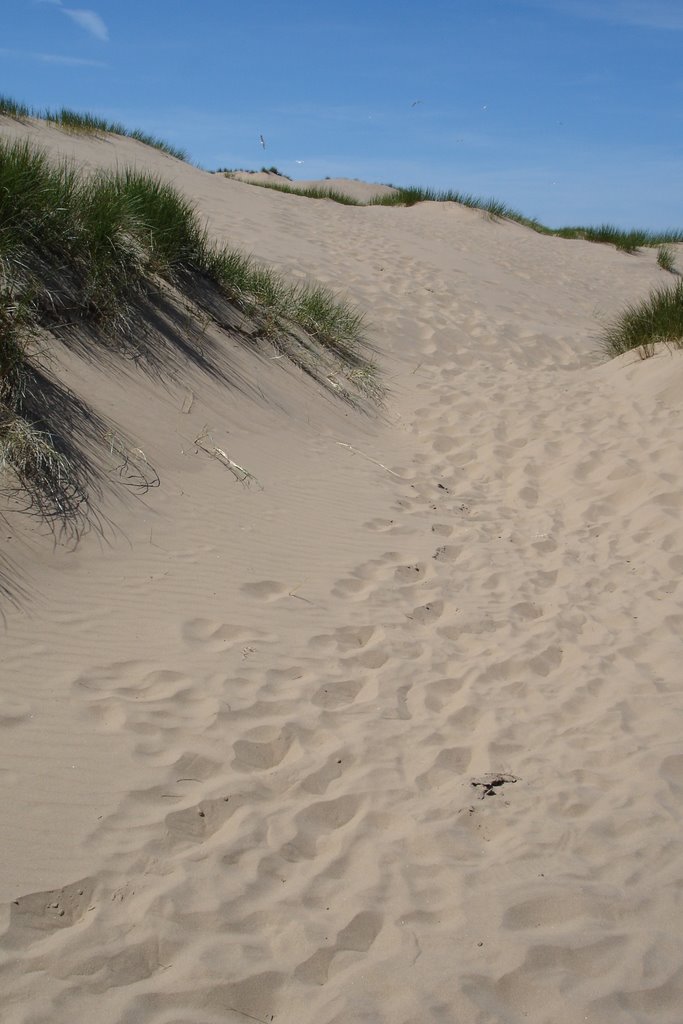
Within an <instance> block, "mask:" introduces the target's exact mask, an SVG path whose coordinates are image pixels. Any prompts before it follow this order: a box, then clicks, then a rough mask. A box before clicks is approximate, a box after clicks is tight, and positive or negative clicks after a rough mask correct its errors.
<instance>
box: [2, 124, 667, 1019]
mask: <svg viewBox="0 0 683 1024" xmlns="http://www.w3.org/2000/svg"><path fill="white" fill-rule="evenodd" d="M1 129H2V132H3V133H7V132H9V133H12V134H22V133H26V132H27V131H29V132H30V133H31V134H33V135H34V136H35V137H37V138H38V139H39V140H40V141H41V143H43V144H44V145H45V146H47V147H50V148H51V149H52V150H53V151H54V152H59V153H61V152H64V153H67V152H68V153H71V154H74V155H75V156H76V157H77V158H78V159H79V160H80V161H81V162H83V163H84V164H86V165H90V166H95V165H98V164H102V165H106V166H112V165H114V164H116V163H120V164H121V163H126V162H128V161H131V160H136V161H137V162H138V163H140V164H141V165H143V166H148V167H151V168H152V169H154V170H155V171H157V172H158V173H161V174H164V175H166V176H168V177H169V178H171V179H172V180H173V181H175V182H176V183H177V184H179V185H181V186H182V187H184V188H185V189H187V191H188V192H190V193H191V194H192V195H193V196H194V197H195V199H196V202H197V204H198V205H199V207H200V209H201V210H202V212H203V213H204V214H205V215H206V216H207V218H208V219H209V223H210V227H211V230H212V231H213V232H215V234H216V235H217V236H219V237H221V238H227V239H229V240H230V241H231V242H233V243H235V244H239V245H240V246H242V247H244V248H245V249H247V250H248V251H250V252H252V253H254V254H255V255H256V256H258V257H259V258H261V259H263V260H266V261H269V262H271V263H273V264H275V265H277V266H279V267H280V268H281V269H283V270H284V271H285V272H287V273H289V274H291V275H293V276H301V275H309V274H310V275H314V276H316V277H317V278H318V279H320V280H322V281H324V282H325V283H328V284H330V285H332V286H333V287H335V288H336V289H337V290H338V291H340V292H342V293H343V294H346V295H348V296H349V297H350V298H352V299H353V300H354V301H356V302H357V303H358V304H359V305H360V306H361V307H362V308H364V309H366V310H367V312H368V317H369V320H370V321H371V326H370V330H369V336H370V338H371V340H372V342H373V343H374V344H375V345H376V346H377V348H378V349H379V351H380V353H381V356H380V358H381V362H382V365H383V368H384V372H385V375H386V379H387V381H388V382H389V384H390V388H391V394H390V397H389V400H388V403H387V407H386V410H385V411H384V412H383V413H382V414H378V415H376V416H374V417H373V416H363V415H361V414H358V413H354V412H351V411H349V410H348V409H347V408H346V407H344V406H343V405H341V403H337V402H335V401H334V400H333V399H332V398H330V397H329V396H327V395H324V394H322V393H321V392H320V391H318V390H316V389H315V387H314V386H313V385H312V384H311V383H310V382H307V381H305V380H302V379H301V378H300V376H299V374H298V373H297V372H295V371H292V370H288V369H287V368H285V367H283V365H282V363H281V362H279V361H272V360H268V359H265V358H264V359H260V360H255V359H254V358H253V357H250V356H248V355H247V354H245V353H244V352H242V351H240V350H238V349H237V348H235V351H234V352H233V353H231V358H232V360H233V364H234V386H233V387H232V388H224V387H222V386H219V385H218V384H217V383H215V382H211V381H208V380H206V379H202V378H201V376H200V375H199V374H198V373H197V372H196V371H191V370H189V369H188V372H187V380H186V381H185V382H183V384H182V385H180V384H173V385H170V384H169V385H166V386H163V385H161V384H159V383H155V382H153V381H150V380H149V379H146V378H145V377H144V376H143V375H142V374H140V373H139V372H138V371H136V370H135V369H134V367H132V366H130V365H127V366H123V367H119V368H118V369H117V370H116V372H113V371H112V369H111V368H109V369H107V368H106V367H102V366H98V365H93V364H86V363H84V362H83V361H80V360H78V359H77V358H76V357H75V356H69V357H68V358H67V357H65V358H64V362H63V366H62V367H61V370H60V372H61V373H63V374H64V375H65V376H66V379H68V381H69V383H70V386H72V387H73V388H74V389H75V390H76V391H78V392H79V393H82V394H83V395H86V396H87V397H88V399H89V400H90V401H91V402H92V403H93V404H94V406H95V407H96V409H97V410H98V411H99V412H101V413H102V415H105V416H109V417H111V418H113V419H114V420H115V421H116V422H117V423H118V424H120V429H121V433H122V435H123V433H125V434H127V435H128V437H130V438H134V439H135V444H136V445H137V446H139V447H140V449H142V451H143V452H144V456H145V458H146V459H147V463H148V464H149V465H151V466H154V469H155V470H156V472H157V473H158V474H159V478H160V485H159V486H158V487H150V489H148V490H146V491H141V490H140V489H139V488H137V489H136V488H132V487H125V486H122V485H121V483H120V482H119V483H117V484H116V486H112V487H111V488H109V487H107V488H106V490H105V502H104V505H103V508H102V519H101V522H100V525H99V529H93V530H92V531H91V532H90V534H88V535H87V536H85V537H84V538H83V539H82V540H81V542H80V544H79V545H78V546H77V547H76V548H75V549H73V548H72V547H70V546H69V545H68V544H67V543H65V542H60V541H57V543H53V540H52V538H50V536H49V535H48V534H47V532H46V531H45V530H41V529H40V528H39V527H38V526H37V524H36V523H35V522H33V521H31V520H27V519H26V518H22V517H20V516H17V515H10V516H8V518H7V519H6V522H5V527H6V528H5V529H3V532H2V535H1V536H0V542H1V544H2V547H1V548H0V551H1V553H2V559H3V562H2V565H3V567H4V568H3V572H4V581H5V586H6V588H7V589H8V591H9V597H11V598H13V599H14V604H13V603H12V602H11V601H10V600H9V599H7V600H5V604H4V613H5V632H4V635H3V641H2V642H3V663H2V664H3V680H2V691H1V696H0V699H1V701H2V704H1V705H0V734H1V735H2V752H3V756H2V763H1V767H2V771H3V783H4V784H3V787H2V790H1V792H0V800H1V801H2V808H1V811H2V822H3V831H2V861H3V871H2V877H1V878H0V883H1V885H2V898H3V899H4V900H5V903H4V905H3V910H2V922H1V924H0V930H1V931H2V937H1V938H0V991H2V993H3V996H2V998H3V999H4V1002H5V1007H4V1009H3V1014H2V1019H3V1022H8V1024H37V1022H42V1021H50V1022H52V1024H66V1022H69V1024H71V1022H73V1021H80V1020H83V1021H86V1020H95V1019H96V1020H98V1021H102V1022H103V1024H138V1022H141V1021H144V1022H145V1024H219V1022H220V1024H226V1022H233V1021H234V1022H238V1021H244V1020H249V1019H252V1020H253V1019H256V1020H260V1021H280V1022H282V1024H314V1022H315V1024H328V1022H330V1024H331V1022H335V1024H349V1022H356V1021H364V1022H368V1024H369V1022H373V1024H375V1022H377V1021H387V1022H392V1024H418V1022H420V1024H422V1022H425V1021H434V1022H443V1024H453V1022H456V1021H457V1022H458V1024H474V1022H477V1024H493V1022H496V1024H498V1022H505V1024H508V1022H510V1024H518V1022H520V1024H521V1022H523V1021H524V1022H525V1021H533V1022H535V1024H559V1022H562V1024H575V1022H583V1021H586V1020H588V1021H594V1022H599V1024H622V1022H624V1021H633V1022H638V1024H652V1022H657V1024H660V1022H661V1024H665V1022H666V1024H679V1022H680V1019H681V1013H680V1007H681V1005H682V1004H683V970H682V967H681V952H680V921H681V916H682V911H683V907H682V906H681V904H682V902H683V900H682V894H683V854H682V853H681V844H680V821H679V819H680V799H681V792H682V790H683V741H682V740H681V735H682V734H683V729H682V725H683V721H682V719H683V715H682V714H681V682H680V660H681V640H680V637H681V628H682V626H683V609H682V606H681V591H680V585H679V580H680V576H681V569H682V568H683V527H682V526H681V509H682V506H683V490H682V488H681V479H680V451H681V442H682V441H683V430H682V420H681V403H680V394H681V388H682V386H683V360H682V359H681V357H680V355H679V354H675V355H671V354H669V353H667V352H662V353H660V354H659V355H658V356H657V357H656V358H655V359H653V360H650V361H648V362H641V361H639V360H638V359H637V358H633V357H624V358H622V359H620V360H618V361H616V362H613V363H611V364H608V365H605V364H601V363H600V361H599V360H598V359H596V341H595V337H596V333H597V330H598V328H599V323H600V321H601V319H604V318H605V317H608V316H609V315H611V314H612V313H613V312H615V311H616V310H618V309H619V308H620V307H621V306H623V305H624V303H625V302H626V301H628V300H630V299H633V298H635V297H638V296H641V295H645V294H647V292H648V291H649V289H650V288H651V287H652V285H654V284H662V283H665V282H666V281H667V280H668V279H667V278H666V277H665V275H664V273H663V272H662V271H660V270H659V269H658V268H657V266H656V263H655V259H654V254H651V253H649V254H641V255H638V256H634V257H629V256H625V255H622V254H619V253H618V252H616V251H615V250H613V249H610V248H607V247H603V246H597V245H591V244H588V243H582V242H568V241H562V240H559V239H553V238H545V237H541V236H538V235H535V234H533V233H531V232H529V231H526V230H525V229H523V228H521V227H519V226H517V225H514V224H507V223H493V222H491V221H490V220H487V219H486V218H485V217H483V216H482V215H481V214H479V213H478V212H476V211H472V210H466V209H462V208H459V207H457V206H454V205H452V204H443V205H435V204H423V205H420V206H418V207H414V208H412V209H409V210H397V209H383V208H369V209H363V208H354V207H341V206H337V205H335V204H332V203H330V202H328V201H314V200H305V199H300V198H298V197H293V196H289V195H283V194H278V193H274V192H268V191H266V190H262V189H256V188H253V187H251V186H249V185H247V184H243V183H241V182H237V181H228V180H226V179H224V178H221V177H218V176H213V175H208V174H205V173H203V172H201V171H199V170H198V169H196V168H192V167H189V166H187V165H184V164H181V163H179V162H177V161H175V160H173V159H171V158H167V157H165V156H163V155H161V154H158V153H156V152H155V151H149V150H147V149H146V148H145V147H143V146H140V145H139V144H137V143H135V142H133V141H132V140H117V141H115V142H112V141H110V140H107V141H83V140H80V139H72V138H70V137H68V136H64V135H63V134H62V133H60V132H58V131H56V130H54V129H46V128H34V129H25V128H21V127H19V126H16V125H13V124H12V123H11V122H2V123H1ZM204 428H208V429H209V430H210V431H211V433H212V436H213V437H214V438H215V441H216V444H219V445H221V446H222V447H224V448H226V450H228V452H229V454H230V456H231V457H232V458H233V459H235V460H236V461H237V462H238V463H240V464H241V465H243V466H245V467H247V468H248V469H249V470H250V471H251V472H252V473H253V474H254V475H255V476H256V477H257V479H258V484H256V483H254V484H253V485H252V486H250V487H246V486H243V485H241V484H239V483H237V482H236V481H235V480H234V478H233V477H232V476H231V474H230V473H229V472H228V471H226V470H225V469H224V468H223V467H222V466H221V465H220V464H219V463H217V462H216V461H215V460H211V459H210V458H208V457H207V456H206V455H205V454H204V453H203V452H202V451H200V450H198V449H197V448H196V446H194V445H193V440H194V439H195V438H196V437H197V436H198V434H199V433H200V432H201V431H202V430H203V429H204ZM340 442H341V443H340ZM349 445H350V446H351V447H346V446H349ZM360 453H362V454H360ZM103 468H104V470H105V472H107V471H108V472H109V475H110V476H111V477H112V478H115V477H116V469H117V465H116V461H115V459H114V458H113V456H112V461H111V463H110V464H109V465H105V466H104V467H103ZM142 468H143V469H144V468H145V466H144V465H143V466H142ZM150 473H151V471H150ZM148 479H149V480H150V481H152V478H151V475H150V476H149V478H148ZM129 482H130V481H129ZM152 482H153V481H152ZM124 483H125V481H124ZM489 773H494V774H495V775H497V777H498V779H497V781H501V782H502V784H501V785H496V786H494V787H491V788H490V790H489V795H486V794H487V790H486V788H485V787H484V786H483V785H477V786H475V785H472V783H473V781H474V782H485V781H486V780H487V779H488V780H489V781H490V779H491V776H490V774H489ZM505 780H507V781H505Z"/></svg>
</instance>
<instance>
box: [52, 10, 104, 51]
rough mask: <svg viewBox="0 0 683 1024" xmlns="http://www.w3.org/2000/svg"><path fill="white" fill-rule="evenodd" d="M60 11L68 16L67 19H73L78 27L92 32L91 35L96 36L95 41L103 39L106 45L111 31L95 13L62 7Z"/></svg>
mask: <svg viewBox="0 0 683 1024" xmlns="http://www.w3.org/2000/svg"><path fill="white" fill-rule="evenodd" d="M60 10H61V11H62V13H63V14H66V16H67V18H71V20H72V21H75V22H76V24H77V25H79V26H80V27H81V28H84V29H85V30H86V32H90V34H91V35H93V36H95V39H101V40H102V42H105V43H106V41H107V40H108V39H109V30H108V29H107V26H106V25H105V23H104V22H103V21H102V18H100V16H99V14H96V13H95V11H86V10H81V9H80V8H77V7H60Z"/></svg>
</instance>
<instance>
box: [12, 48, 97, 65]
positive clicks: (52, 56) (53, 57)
mask: <svg viewBox="0 0 683 1024" xmlns="http://www.w3.org/2000/svg"><path fill="white" fill-rule="evenodd" d="M0 56H2V57H19V58H20V59H21V60H39V61H42V63H43V64H62V65H65V66H67V67H84V68H106V67H107V65H106V64H105V62H104V61H102V60H90V59H89V58H87V57H66V56H63V55H62V54H61V53H35V52H33V51H30V50H9V49H6V48H5V47H0Z"/></svg>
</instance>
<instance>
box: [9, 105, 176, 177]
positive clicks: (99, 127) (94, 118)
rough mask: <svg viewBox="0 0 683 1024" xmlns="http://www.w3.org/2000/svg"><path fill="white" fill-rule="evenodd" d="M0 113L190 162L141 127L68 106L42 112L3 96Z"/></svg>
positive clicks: (171, 146)
mask: <svg viewBox="0 0 683 1024" xmlns="http://www.w3.org/2000/svg"><path fill="white" fill-rule="evenodd" d="M0 114H4V116H5V117H11V118H13V119H14V120H15V121H26V120H28V119H29V118H31V117H33V118H37V119H39V120H42V121H47V122H48V123H49V124H54V125H56V126H57V127H58V128H61V129H62V130H63V131H66V132H73V133H75V134H80V135H124V136H127V137H128V138H130V139H136V140H137V141H138V142H142V143H144V145H145V146H152V147H153V148H154V149H160V150H161V151H162V152H163V153H167V154H168V155H169V156H174V157H175V158H176V159H177V160H183V161H185V162H187V161H188V159H189V157H188V154H187V152H186V150H184V149H182V148H180V147H179V146H173V145H171V143H169V142H165V141H164V140H163V139H160V138H158V137H157V136H156V135H150V134H149V133H148V132H143V131H141V130H140V129H138V128H136V129H133V130H129V129H128V128H126V127H125V125H123V124H121V122H120V121H107V120H106V118H104V117H98V115H96V114H89V113H85V114H82V113H79V112H78V111H76V110H71V109H70V108H69V107H60V108H58V109H56V110H51V109H49V108H47V109H45V110H40V109H36V108H34V107H28V106H26V104H25V103H19V102H18V101H17V100H14V99H12V98H11V97H10V96H2V95H0Z"/></svg>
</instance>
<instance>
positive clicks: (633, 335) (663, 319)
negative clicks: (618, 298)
mask: <svg viewBox="0 0 683 1024" xmlns="http://www.w3.org/2000/svg"><path fill="white" fill-rule="evenodd" d="M601 341H602V349H603V351H604V353H605V355H606V356H608V357H610V358H612V357H614V356H619V355H623V353H624V352H630V351H631V350H633V349H640V351H641V354H642V355H644V356H645V355H652V353H653V351H654V346H655V345H656V344H658V343H660V342H665V343H667V344H669V345H673V346H674V347H675V348H683V280H680V281H677V282H676V283H675V284H674V285H670V286H669V287H667V288H660V289H657V290H656V291H654V292H652V294H651V295H650V296H649V297H648V298H647V299H644V300H643V301H642V302H639V303H636V304H634V305H631V306H627V308H626V309H625V310H624V311H623V312H622V313H620V314H619V316H617V317H616V319H615V320H614V321H613V322H612V323H611V324H610V325H609V326H608V327H607V328H606V329H605V331H604V332H603V335H602V339H601Z"/></svg>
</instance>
